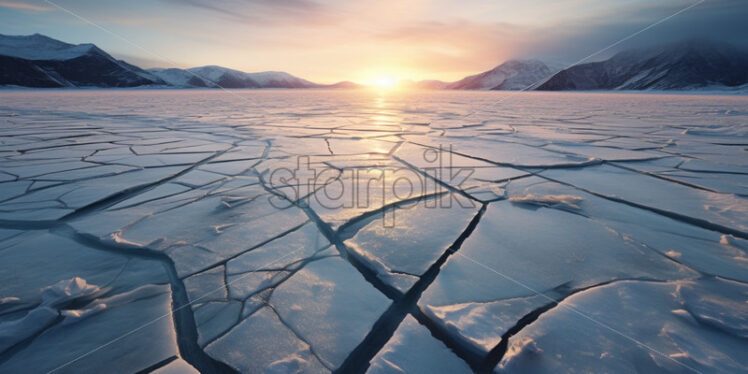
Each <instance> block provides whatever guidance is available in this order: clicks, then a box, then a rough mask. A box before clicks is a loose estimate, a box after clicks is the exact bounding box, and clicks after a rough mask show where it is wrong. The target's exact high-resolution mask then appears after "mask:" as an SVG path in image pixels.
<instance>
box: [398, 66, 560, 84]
mask: <svg viewBox="0 0 748 374" xmlns="http://www.w3.org/2000/svg"><path fill="white" fill-rule="evenodd" d="M556 71H558V69H556V70H555V71H554V70H552V69H551V68H549V67H548V66H547V65H546V64H544V63H543V62H541V61H538V60H509V61H506V62H504V63H503V64H501V65H499V66H497V67H495V68H493V69H491V70H488V71H485V72H483V73H480V74H475V75H471V76H468V77H465V78H462V79H460V80H458V81H456V82H442V81H437V80H428V81H419V82H412V81H409V82H405V83H404V84H405V85H407V86H410V87H416V88H423V89H444V90H524V89H530V88H533V86H536V85H538V84H540V83H542V82H543V81H545V79H547V78H548V77H550V76H551V74H553V73H554V72H556Z"/></svg>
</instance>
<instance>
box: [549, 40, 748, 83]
mask: <svg viewBox="0 0 748 374" xmlns="http://www.w3.org/2000/svg"><path fill="white" fill-rule="evenodd" d="M746 84H748V52H746V51H744V50H740V49H738V48H735V47H733V46H731V45H729V44H725V43H718V42H713V41H703V40H688V41H683V42H679V43H674V44H670V45H666V46H660V47H652V48H642V49H633V50H628V51H624V52H620V53H618V54H616V55H615V56H613V57H611V58H609V59H607V60H605V61H600V62H591V63H587V64H580V65H576V66H572V67H570V68H568V69H565V70H562V71H560V72H558V73H557V74H555V75H554V76H553V77H551V78H550V79H549V80H547V81H546V82H545V83H543V84H542V85H540V86H539V87H538V90H552V91H569V90H687V89H699V88H720V87H724V88H728V87H738V86H743V85H746Z"/></svg>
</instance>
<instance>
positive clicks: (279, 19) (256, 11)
mask: <svg viewBox="0 0 748 374" xmlns="http://www.w3.org/2000/svg"><path fill="white" fill-rule="evenodd" d="M165 1H167V2H169V3H172V4H176V5H184V6H189V7H194V8H200V9H203V10H208V11H212V12H215V13H218V14H220V15H222V16H223V17H225V18H227V19H230V20H233V21H237V22H240V23H262V24H275V23H278V24H282V23H287V22H289V21H293V22H297V23H305V24H307V23H308V24H317V23H319V22H320V21H323V20H325V19H327V18H329V17H328V16H329V14H328V13H327V12H326V7H324V6H323V5H322V4H319V3H317V2H315V1H312V0H243V1H242V0H215V1H202V0H165Z"/></svg>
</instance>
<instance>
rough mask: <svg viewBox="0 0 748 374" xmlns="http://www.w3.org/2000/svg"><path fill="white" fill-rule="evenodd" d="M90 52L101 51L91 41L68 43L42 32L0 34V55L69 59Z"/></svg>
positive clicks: (33, 58)
mask: <svg viewBox="0 0 748 374" xmlns="http://www.w3.org/2000/svg"><path fill="white" fill-rule="evenodd" d="M91 52H101V53H104V52H103V51H102V50H100V49H99V48H98V47H96V46H95V45H93V44H91V43H84V44H77V45H76V44H70V43H65V42H63V41H60V40H57V39H53V38H50V37H48V36H46V35H42V34H38V33H37V34H32V35H2V34H0V55H3V56H11V57H18V58H23V59H27V60H69V59H73V58H76V57H80V56H82V55H85V54H87V53H91Z"/></svg>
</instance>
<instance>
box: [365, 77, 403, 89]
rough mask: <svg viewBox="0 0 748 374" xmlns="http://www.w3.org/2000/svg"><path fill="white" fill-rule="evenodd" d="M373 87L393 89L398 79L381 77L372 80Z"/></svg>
mask: <svg viewBox="0 0 748 374" xmlns="http://www.w3.org/2000/svg"><path fill="white" fill-rule="evenodd" d="M371 85H372V86H375V87H379V88H392V87H395V86H396V85H397V79H395V78H393V77H388V76H381V77H376V78H374V79H372V81H371Z"/></svg>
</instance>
